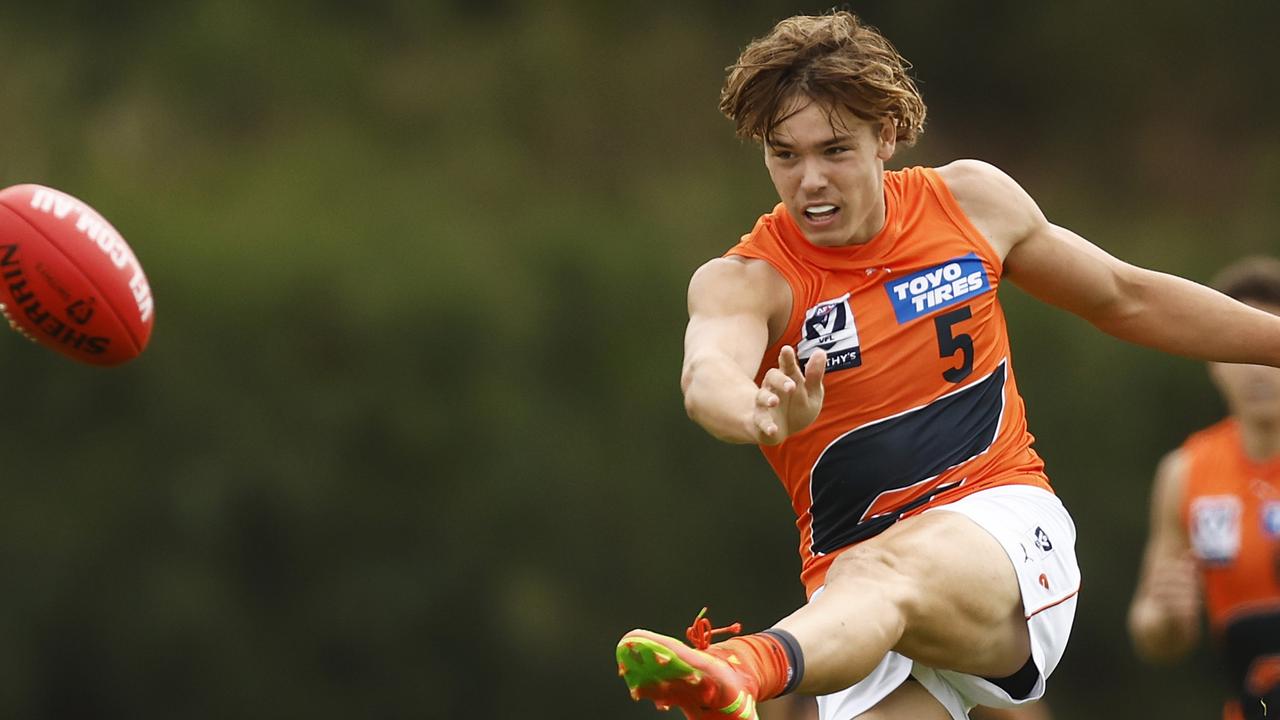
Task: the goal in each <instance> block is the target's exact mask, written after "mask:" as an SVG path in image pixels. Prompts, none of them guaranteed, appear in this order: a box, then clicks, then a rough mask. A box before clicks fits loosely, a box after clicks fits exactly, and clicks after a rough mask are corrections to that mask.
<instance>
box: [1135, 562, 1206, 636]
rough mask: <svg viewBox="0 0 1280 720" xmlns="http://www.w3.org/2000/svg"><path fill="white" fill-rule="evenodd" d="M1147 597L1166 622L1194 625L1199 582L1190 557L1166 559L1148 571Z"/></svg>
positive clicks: (1198, 613)
mask: <svg viewBox="0 0 1280 720" xmlns="http://www.w3.org/2000/svg"><path fill="white" fill-rule="evenodd" d="M1147 596H1148V597H1149V598H1150V599H1151V600H1152V601H1153V602H1155V603H1156V605H1157V606H1158V607H1160V609H1161V610H1162V611H1163V612H1164V615H1165V617H1166V618H1168V619H1169V620H1171V621H1173V622H1177V623H1180V624H1182V623H1186V624H1194V623H1198V622H1199V620H1200V604H1201V601H1200V578H1199V569H1198V568H1197V566H1196V560H1195V558H1194V557H1193V556H1192V555H1191V553H1190V552H1187V553H1184V554H1182V555H1179V556H1178V557H1176V558H1168V559H1166V560H1163V561H1161V562H1160V563H1158V564H1156V565H1155V566H1154V567H1152V568H1151V573H1150V575H1148V577H1147Z"/></svg>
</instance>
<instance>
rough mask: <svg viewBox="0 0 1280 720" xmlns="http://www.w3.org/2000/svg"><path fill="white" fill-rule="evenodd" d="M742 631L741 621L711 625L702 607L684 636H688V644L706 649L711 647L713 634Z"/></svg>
mask: <svg viewBox="0 0 1280 720" xmlns="http://www.w3.org/2000/svg"><path fill="white" fill-rule="evenodd" d="M740 632H742V623H733V624H732V625H726V626H725V627H722V628H713V627H711V621H710V620H709V619H707V609H706V608H702V611H701V612H699V613H698V616H697V617H695V618H694V619H693V624H692V625H690V626H689V627H688V629H686V630H685V631H684V636H685V637H686V638H688V640H689V644H690V645H692V646H694V647H695V648H697V649H699V650H706V649H707V648H709V647H711V638H712V636H714V635H737V634H738V633H740Z"/></svg>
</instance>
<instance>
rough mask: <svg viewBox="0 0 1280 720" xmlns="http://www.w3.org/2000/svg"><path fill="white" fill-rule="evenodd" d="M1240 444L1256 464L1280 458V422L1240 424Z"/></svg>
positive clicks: (1243, 422) (1242, 422)
mask: <svg viewBox="0 0 1280 720" xmlns="http://www.w3.org/2000/svg"><path fill="white" fill-rule="evenodd" d="M1240 444H1241V445H1242V446H1243V447H1244V454H1245V455H1247V456H1248V457H1249V459H1250V460H1253V461H1255V462H1265V461H1267V460H1271V459H1273V458H1276V457H1277V456H1280V421H1251V422H1245V421H1241V422H1240Z"/></svg>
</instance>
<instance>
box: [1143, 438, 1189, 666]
mask: <svg viewBox="0 0 1280 720" xmlns="http://www.w3.org/2000/svg"><path fill="white" fill-rule="evenodd" d="M1185 478H1186V462H1185V459H1184V458H1183V457H1182V453H1181V452H1179V451H1174V452H1173V453H1170V454H1169V455H1167V456H1165V458H1164V460H1162V461H1161V462H1160V466H1159V468H1158V469H1157V470H1156V481H1155V489H1154V491H1153V492H1152V497H1151V529H1150V534H1149V535H1148V537H1147V547H1146V551H1145V552H1144V553H1143V558H1142V576H1141V579H1140V580H1139V581H1138V588H1137V592H1135V593H1134V596H1133V604H1132V605H1130V607H1129V634H1130V635H1131V636H1132V638H1133V645H1134V648H1135V649H1136V650H1137V651H1138V655H1139V656H1140V657H1141V658H1142V659H1144V660H1146V661H1148V662H1155V663H1168V662H1173V661H1175V660H1178V659H1180V658H1182V657H1183V656H1185V655H1186V654H1187V653H1188V652H1190V651H1191V649H1192V648H1193V647H1195V645H1196V642H1197V641H1198V640H1199V638H1200V586H1199V580H1198V578H1197V570H1196V563H1195V560H1194V558H1193V557H1192V555H1191V549H1190V544H1189V543H1188V541H1187V535H1186V531H1185V529H1184V528H1183V525H1182V521H1181V516H1180V513H1179V507H1180V505H1181V499H1182V494H1183V488H1184V486H1185V482H1186V481H1185Z"/></svg>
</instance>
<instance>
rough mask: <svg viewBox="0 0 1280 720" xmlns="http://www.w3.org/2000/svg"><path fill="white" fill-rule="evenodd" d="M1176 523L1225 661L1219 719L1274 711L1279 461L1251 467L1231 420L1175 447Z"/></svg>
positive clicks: (1279, 671) (1279, 647)
mask: <svg viewBox="0 0 1280 720" xmlns="http://www.w3.org/2000/svg"><path fill="white" fill-rule="evenodd" d="M1182 451H1183V453H1184V457H1185V459H1186V485H1185V490H1184V493H1183V497H1182V509H1181V512H1182V519H1183V522H1184V524H1185V527H1186V529H1187V537H1188V538H1189V539H1190V542H1191V548H1192V551H1193V552H1194V553H1195V555H1196V558H1197V560H1198V561H1199V564H1200V570H1201V576H1202V578H1203V586H1204V601H1205V610H1206V612H1207V614H1208V616H1209V625H1210V627H1211V628H1212V629H1213V634H1214V636H1215V638H1216V639H1217V641H1218V643H1219V646H1220V648H1221V651H1222V653H1223V656H1224V659H1225V661H1226V662H1225V665H1226V669H1227V672H1228V682H1229V683H1230V684H1231V687H1232V691H1233V692H1232V694H1233V696H1234V697H1233V702H1232V703H1231V704H1230V705H1229V707H1228V711H1227V715H1226V717H1229V718H1234V717H1245V718H1252V717H1258V718H1261V717H1264V711H1263V707H1262V703H1263V702H1264V701H1265V702H1266V704H1267V705H1270V707H1271V713H1272V715H1273V716H1274V714H1275V712H1277V708H1280V457H1275V458H1272V459H1271V460H1269V461H1267V462H1255V461H1253V460H1251V459H1250V458H1249V457H1248V456H1247V455H1245V453H1244V447H1243V445H1242V444H1241V440H1240V426H1239V424H1238V423H1237V422H1236V421H1235V420H1234V419H1231V418H1228V419H1226V420H1223V421H1221V422H1219V423H1217V424H1216V425H1212V426H1210V427H1208V428H1206V429H1204V430H1201V431H1200V432H1197V433H1195V434H1194V435H1192V436H1191V437H1189V438H1188V439H1187V441H1186V442H1185V443H1183V445H1182Z"/></svg>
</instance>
